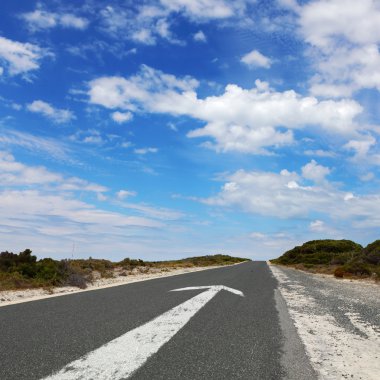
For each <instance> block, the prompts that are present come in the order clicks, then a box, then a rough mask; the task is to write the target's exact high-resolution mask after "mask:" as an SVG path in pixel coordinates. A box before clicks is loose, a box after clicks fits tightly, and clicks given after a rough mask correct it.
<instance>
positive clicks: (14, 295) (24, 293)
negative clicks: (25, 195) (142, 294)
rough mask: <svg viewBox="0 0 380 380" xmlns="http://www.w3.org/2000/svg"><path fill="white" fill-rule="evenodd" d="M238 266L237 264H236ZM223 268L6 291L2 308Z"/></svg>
mask: <svg viewBox="0 0 380 380" xmlns="http://www.w3.org/2000/svg"><path fill="white" fill-rule="evenodd" d="M234 265H237V264H234ZM223 266H226V265H221V266H209V267H194V268H176V269H172V268H170V269H168V268H164V270H161V271H156V272H154V273H136V274H132V275H128V276H116V277H113V278H100V279H98V280H95V281H93V283H90V284H88V285H87V288H86V289H79V288H77V287H73V286H65V287H55V288H51V289H48V290H47V289H41V288H38V289H23V290H6V291H0V307H2V306H7V305H14V304H18V303H23V302H30V301H36V300H40V299H44V298H51V297H59V296H64V295H67V294H72V293H81V292H90V291H93V290H98V289H104V288H111V287H113V286H120V285H126V284H131V283H134V282H139V281H147V280H152V279H155V278H160V277H169V276H177V275H181V274H184V273H191V272H199V271H203V270H210V269H217V268H221V267H223Z"/></svg>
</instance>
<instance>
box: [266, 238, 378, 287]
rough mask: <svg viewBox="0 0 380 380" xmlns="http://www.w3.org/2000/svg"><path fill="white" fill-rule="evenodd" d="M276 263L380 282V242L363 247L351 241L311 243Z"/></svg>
mask: <svg viewBox="0 0 380 380" xmlns="http://www.w3.org/2000/svg"><path fill="white" fill-rule="evenodd" d="M271 262H272V263H273V264H280V265H288V266H293V267H296V268H298V269H305V270H309V271H315V272H323V273H333V274H334V275H335V276H336V277H352V276H356V277H368V276H374V277H375V278H377V279H379V280H380V240H376V241H375V242H373V243H371V244H369V245H368V246H367V247H366V248H363V247H362V246H361V245H360V244H357V243H355V242H353V241H351V240H331V239H330V240H327V239H326V240H312V241H309V242H306V243H304V244H302V245H301V246H297V247H294V248H293V249H291V250H289V251H287V252H285V253H284V254H283V255H282V256H280V257H279V258H277V259H273V260H271Z"/></svg>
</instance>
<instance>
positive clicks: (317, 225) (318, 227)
mask: <svg viewBox="0 0 380 380" xmlns="http://www.w3.org/2000/svg"><path fill="white" fill-rule="evenodd" d="M309 228H310V230H311V231H313V232H324V231H325V229H326V227H325V223H324V222H323V221H322V220H314V221H313V222H311V223H310V225H309Z"/></svg>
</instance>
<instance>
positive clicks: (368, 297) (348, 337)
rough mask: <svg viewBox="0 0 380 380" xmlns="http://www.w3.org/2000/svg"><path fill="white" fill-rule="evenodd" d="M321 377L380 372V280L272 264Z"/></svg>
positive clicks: (369, 379)
mask: <svg viewBox="0 0 380 380" xmlns="http://www.w3.org/2000/svg"><path fill="white" fill-rule="evenodd" d="M270 268H271V270H272V273H273V275H274V277H275V278H276V279H277V281H278V283H279V290H280V293H281V295H282V297H283V299H284V300H285V302H286V305H287V308H288V311H289V314H290V316H291V318H292V320H293V322H294V325H295V327H296V329H297V332H298V335H299V336H300V338H301V340H302V342H303V344H304V346H305V349H306V353H307V355H308V356H309V358H310V362H311V364H312V366H313V368H314V369H315V371H316V372H317V374H318V377H319V378H320V379H327V380H328V379H363V380H364V379H365V380H372V379H373V380H375V379H378V378H379V373H380V297H379V295H380V286H379V285H377V284H373V283H369V282H358V281H352V282H351V281H347V280H337V279H335V278H333V277H330V276H322V275H313V274H310V273H306V272H302V271H298V270H295V269H291V268H284V267H279V266H274V265H270Z"/></svg>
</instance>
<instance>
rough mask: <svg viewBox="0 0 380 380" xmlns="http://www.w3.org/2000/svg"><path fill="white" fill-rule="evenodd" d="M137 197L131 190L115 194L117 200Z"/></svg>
mask: <svg viewBox="0 0 380 380" xmlns="http://www.w3.org/2000/svg"><path fill="white" fill-rule="evenodd" d="M136 195H137V193H136V191H131V190H119V191H118V192H117V193H116V197H117V199H120V200H123V199H125V198H128V197H135V196H136Z"/></svg>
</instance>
